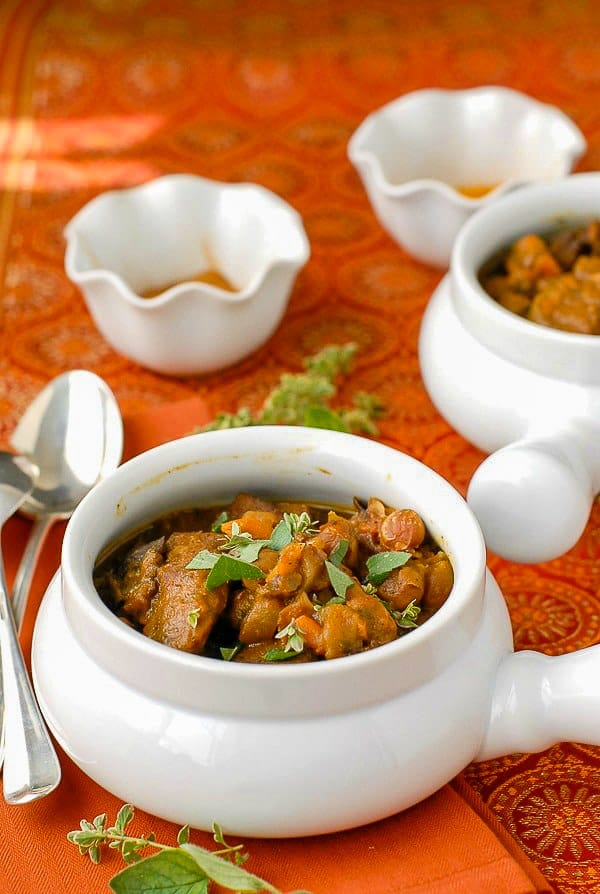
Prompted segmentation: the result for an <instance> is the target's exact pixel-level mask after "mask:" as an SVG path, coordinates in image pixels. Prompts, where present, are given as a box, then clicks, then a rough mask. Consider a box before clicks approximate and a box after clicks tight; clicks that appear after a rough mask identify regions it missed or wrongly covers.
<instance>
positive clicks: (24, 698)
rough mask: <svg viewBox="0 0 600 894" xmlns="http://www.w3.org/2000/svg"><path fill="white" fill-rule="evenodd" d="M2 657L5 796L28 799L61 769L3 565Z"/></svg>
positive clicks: (44, 790)
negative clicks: (22, 643)
mask: <svg viewBox="0 0 600 894" xmlns="http://www.w3.org/2000/svg"><path fill="white" fill-rule="evenodd" d="M0 657H1V664H2V684H3V688H4V771H3V785H4V799H5V800H6V801H7V802H8V803H9V804H24V803H26V802H27V801H33V800H34V799H35V798H41V797H43V796H44V795H47V794H49V793H50V792H51V791H52V790H53V789H55V788H56V786H57V785H58V783H59V782H60V775H61V772H60V764H59V762H58V757H57V756H56V751H55V750H54V746H53V745H52V741H51V739H50V734H49V733H48V730H47V729H46V725H45V723H44V720H43V718H42V715H41V712H40V709H39V707H38V704H37V701H36V698H35V695H34V692H33V688H32V685H31V681H30V679H29V676H28V674H27V669H26V667H25V662H24V661H23V653H22V652H21V646H20V645H19V639H18V636H17V630H16V625H15V620H14V617H13V613H12V610H11V606H10V601H9V599H8V594H7V592H6V581H5V578H4V568H3V567H2V565H0Z"/></svg>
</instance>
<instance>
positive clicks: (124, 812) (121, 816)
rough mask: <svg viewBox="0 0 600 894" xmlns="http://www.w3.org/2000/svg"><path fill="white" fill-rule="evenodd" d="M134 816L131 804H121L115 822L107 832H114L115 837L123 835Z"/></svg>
mask: <svg viewBox="0 0 600 894" xmlns="http://www.w3.org/2000/svg"><path fill="white" fill-rule="evenodd" d="M133 816H134V811H133V807H132V806H131V804H123V806H122V807H121V809H120V810H119V812H118V813H117V818H116V820H115V825H114V827H113V828H112V829H109V830H108V831H109V832H115V833H116V834H117V835H124V834H125V829H126V828H127V826H128V825H129V823H130V822H131V821H132V819H133Z"/></svg>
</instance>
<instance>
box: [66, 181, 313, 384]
mask: <svg viewBox="0 0 600 894" xmlns="http://www.w3.org/2000/svg"><path fill="white" fill-rule="evenodd" d="M65 236H66V240H67V252H66V258H65V268H66V272H67V275H68V277H69V278H70V279H71V280H72V281H73V282H74V283H76V285H77V286H79V288H80V289H81V291H82V293H83V296H84V298H85V300H86V302H87V305H88V308H89V310H90V313H91V314H92V317H93V318H94V322H95V323H96V325H97V326H98V329H99V330H100V332H101V333H102V335H103V336H104V337H105V338H106V340H107V341H108V342H110V344H111V345H112V346H113V347H114V348H115V349H116V350H117V351H119V352H120V353H121V354H124V355H125V356H127V357H129V358H130V359H131V360H134V361H136V362H137V363H140V364H142V365H143V366H147V367H149V368H150V369H153V370H156V371H157V372H161V373H167V374H172V375H193V374H197V373H205V372H211V371H213V370H216V369H220V368H222V367H225V366H229V365H231V364H232V363H236V362H237V361H238V360H241V359H242V358H243V357H245V356H246V355H248V354H250V353H251V352H252V351H254V350H256V349H257V348H258V347H260V345H262V344H263V343H264V342H265V341H266V340H267V339H268V338H269V336H270V335H271V334H272V333H273V331H274V329H275V328H276V326H277V324H278V323H279V321H280V320H281V317H282V316H283V313H284V311H285V308H286V306H287V301H288V298H289V295H290V292H291V289H292V285H293V283H294V279H295V277H296V274H297V273H298V271H299V270H300V268H301V267H303V266H304V264H305V263H306V261H307V260H308V257H309V254H310V248H309V244H308V240H307V237H306V234H305V232H304V228H303V226H302V220H301V218H300V216H299V215H298V213H297V212H296V211H295V210H294V209H293V208H291V207H290V206H289V205H288V204H287V203H286V202H284V201H283V200H282V199H280V198H279V197H278V196H276V195H275V194H274V193H272V192H270V191H269V190H267V189H264V188H263V187H261V186H257V185H255V184H250V183H236V184H229V183H218V182H216V181H213V180H207V179H205V178H203V177H196V176H192V175H187V174H174V175H170V176H166V177H160V178H158V179H156V180H152V181H150V182H149V183H146V184H144V185H142V186H137V187H134V188H132V189H125V190H115V191H111V192H106V193H104V194H102V195H100V196H98V197H97V198H95V199H93V200H92V201H91V202H89V203H88V204H87V205H86V206H85V207H84V208H82V209H81V210H80V211H79V212H78V213H77V214H76V215H75V217H74V218H73V219H72V220H71V221H70V222H69V224H68V225H67V227H66V229H65ZM215 270H216V271H218V272H219V273H220V274H221V275H222V276H224V278H225V279H226V280H227V281H228V282H229V283H230V284H231V286H232V287H233V289H234V291H225V290H224V289H222V288H219V287H216V286H214V285H210V284H208V283H206V282H198V281H194V277H196V276H197V275H199V274H202V273H203V272H207V271H215ZM170 284H173V285H170ZM157 290H158V291H160V294H158V295H157V296H156V297H152V298H144V297H141V296H142V295H143V294H145V293H148V292H150V291H153V292H155V291H157ZM161 290H162V291H161Z"/></svg>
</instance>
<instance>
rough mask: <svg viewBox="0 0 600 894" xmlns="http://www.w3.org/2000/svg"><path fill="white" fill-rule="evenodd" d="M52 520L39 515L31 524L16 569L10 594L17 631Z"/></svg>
mask: <svg viewBox="0 0 600 894" xmlns="http://www.w3.org/2000/svg"><path fill="white" fill-rule="evenodd" d="M53 522H54V518H53V517H52V516H51V515H41V516H40V517H39V518H36V519H35V521H34V522H33V525H32V528H31V533H30V534H29V540H28V541H27V546H26V547H25V552H24V553H23V557H22V558H21V562H20V564H19V567H18V569H17V574H16V576H15V581H14V584H13V592H12V610H13V615H14V619H15V625H16V627H17V630H20V629H21V624H22V623H23V615H24V614H25V609H26V607H27V597H28V596H29V590H30V587H31V580H32V578H33V572H34V570H35V566H36V562H37V560H38V556H39V554H40V552H41V549H42V545H43V543H44V540H45V539H46V534H47V533H48V531H49V530H50V528H51V527H52V524H53Z"/></svg>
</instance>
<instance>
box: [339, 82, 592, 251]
mask: <svg viewBox="0 0 600 894" xmlns="http://www.w3.org/2000/svg"><path fill="white" fill-rule="evenodd" d="M585 149H586V142H585V139H584V137H583V134H582V133H581V132H580V130H579V129H578V128H577V127H576V126H575V124H573V122H572V121H571V120H570V119H569V118H568V117H567V116H566V115H565V114H564V113H563V112H561V111H560V109H558V108H556V107H555V106H551V105H546V104H545V103H541V102H538V101H537V100H535V99H533V98H532V97H530V96H527V95H526V94H524V93H519V92H518V91H516V90H509V89H507V88H506V87H475V88H472V89H469V90H417V91H415V92H414V93H407V94H406V95H405V96H402V97H400V98H399V99H396V100H394V101H393V102H391V103H388V104H387V105H385V106H383V107H382V108H381V109H378V110H377V111H375V112H372V113H371V114H370V115H369V116H368V117H367V118H366V119H365V120H364V121H363V123H362V124H361V125H360V127H359V128H358V130H357V131H356V132H355V133H354V134H353V136H352V138H351V139H350V143H349V145H348V155H349V157H350V160H351V161H352V163H353V164H354V166H355V167H356V169H357V171H358V173H359V175H360V177H361V178H362V181H363V184H364V186H365V189H366V191H367V194H368V196H369V200H370V202H371V205H372V206H373V210H374V211H375V214H376V216H377V218H378V219H379V222H380V223H381V225H382V226H383V228H384V229H385V230H386V231H387V232H388V233H389V234H390V236H392V238H393V239H395V240H396V241H397V242H398V243H399V244H400V245H402V246H403V247H404V248H405V249H406V251H407V252H409V253H410V254H412V255H414V257H415V258H418V259H419V260H420V261H424V262H425V263H426V264H432V265H434V266H436V267H447V266H448V262H449V260H450V253H451V251H452V245H453V242H454V239H455V237H456V235H457V233H458V231H459V230H460V228H461V226H462V225H463V224H464V223H465V221H466V220H467V219H468V218H469V217H470V216H471V215H472V214H473V213H474V212H475V211H477V210H478V209H479V208H481V207H483V206H485V205H488V204H489V203H490V202H493V201H495V200H496V199H497V198H498V197H499V196H500V195H502V194H503V193H505V192H507V191H508V190H510V189H513V188H515V187H516V186H520V185H522V184H523V183H530V182H532V181H536V180H550V179H554V178H556V177H562V176H564V175H565V174H568V173H569V172H570V171H571V169H572V167H573V165H574V164H575V162H576V161H577V160H578V159H579V158H580V157H581V155H583V153H584V152H585ZM482 186H483V187H490V188H491V189H490V190H489V191H488V192H486V193H485V194H484V195H482V196H480V197H470V196H467V195H463V194H462V193H461V192H459V190H458V188H459V187H482Z"/></svg>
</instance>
